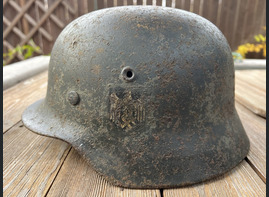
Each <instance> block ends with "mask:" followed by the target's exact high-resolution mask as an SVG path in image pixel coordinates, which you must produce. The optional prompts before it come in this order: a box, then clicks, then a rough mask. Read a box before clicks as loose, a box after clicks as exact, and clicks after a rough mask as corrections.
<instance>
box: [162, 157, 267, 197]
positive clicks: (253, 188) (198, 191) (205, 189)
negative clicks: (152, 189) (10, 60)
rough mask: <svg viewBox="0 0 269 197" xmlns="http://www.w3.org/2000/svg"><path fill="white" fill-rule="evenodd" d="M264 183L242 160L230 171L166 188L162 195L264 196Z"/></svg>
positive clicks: (192, 196) (166, 196) (191, 196)
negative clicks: (202, 180)
mask: <svg viewBox="0 0 269 197" xmlns="http://www.w3.org/2000/svg"><path fill="white" fill-rule="evenodd" d="M265 195H266V185H265V183H264V182H263V181H262V180H261V179H260V178H259V176H258V175H257V174H256V173H255V171H254V170H253V169H252V168H251V167H250V165H249V164H248V163H247V162H246V161H245V160H244V161H243V162H241V163H240V164H239V165H238V166H237V167H235V168H234V169H232V170H231V171H230V172H228V173H226V174H224V175H222V176H220V177H218V178H215V179H213V180H211V181H207V182H204V183H201V184H196V185H193V186H190V187H183V188H178V189H166V190H164V191H163V196H164V197H171V196H184V197H185V196H186V197H188V196H190V197H196V196H197V197H203V196H215V197H217V196H220V197H223V196H265Z"/></svg>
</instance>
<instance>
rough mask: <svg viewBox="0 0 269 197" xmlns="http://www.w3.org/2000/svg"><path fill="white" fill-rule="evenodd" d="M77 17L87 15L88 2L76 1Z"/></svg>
mask: <svg viewBox="0 0 269 197" xmlns="http://www.w3.org/2000/svg"><path fill="white" fill-rule="evenodd" d="M77 2H78V16H81V15H83V14H86V13H88V1H87V0H78V1H77Z"/></svg>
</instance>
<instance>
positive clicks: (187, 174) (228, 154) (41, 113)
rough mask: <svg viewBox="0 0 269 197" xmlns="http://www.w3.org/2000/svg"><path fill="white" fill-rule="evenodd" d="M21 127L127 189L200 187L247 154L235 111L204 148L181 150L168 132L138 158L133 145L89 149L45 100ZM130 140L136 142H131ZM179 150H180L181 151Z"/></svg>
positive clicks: (82, 133)
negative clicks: (65, 146) (69, 149)
mask: <svg viewBox="0 0 269 197" xmlns="http://www.w3.org/2000/svg"><path fill="white" fill-rule="evenodd" d="M22 121H23V123H24V125H25V126H26V127H27V128H29V129H30V130H32V131H33V132H35V133H38V134H41V135H44V136H50V137H54V138H58V139H61V140H64V141H66V142H68V143H70V144H71V145H72V146H73V147H74V148H75V149H76V150H77V151H78V152H79V153H80V154H81V155H82V156H83V157H84V158H85V159H86V160H87V162H88V163H89V164H90V166H91V167H92V168H93V169H94V170H95V171H97V173H98V174H100V175H102V176H103V177H104V178H105V179H106V180H107V181H109V182H111V183H113V184H114V185H117V186H121V187H128V188H152V189H153V188H173V187H179V186H185V185H191V184H194V183H199V182H201V181H205V180H208V179H211V178H213V177H216V176H219V175H221V174H224V173H225V172H227V171H229V170H230V169H232V168H233V167H235V166H236V165H237V164H238V163H240V162H241V161H242V160H243V159H244V158H245V157H246V155H247V153H248V151H249V140H248V137H247V135H246V133H245V131H244V129H243V126H242V124H241V121H240V119H239V117H238V114H237V112H236V110H235V113H234V114H233V115H232V116H231V117H227V120H225V124H229V125H230V126H229V127H228V128H230V131H229V130H227V129H226V130H221V128H223V124H224V122H220V123H219V125H218V126H216V127H215V128H219V129H220V131H218V133H222V135H223V136H222V137H219V136H218V135H216V136H210V137H211V139H210V140H206V143H207V144H206V143H205V142H203V140H205V139H199V140H201V142H200V144H193V142H192V141H189V142H188V141H184V143H185V144H184V145H182V146H180V145H178V142H179V141H180V140H179V141H177V140H178V139H179V138H180V134H179V135H178V136H175V134H176V133H173V132H170V134H169V132H167V133H168V134H167V135H165V136H168V137H167V139H159V140H158V141H155V142H154V143H155V144H154V143H151V142H152V139H148V141H147V142H150V143H148V144H146V145H145V147H142V149H144V152H143V153H142V152H139V151H141V148H138V150H139V151H136V150H131V152H128V151H127V149H130V147H131V146H132V141H130V142H129V143H130V144H131V145H127V146H124V145H122V144H121V143H120V142H119V143H118V144H117V145H116V146H117V147H116V148H115V147H111V144H110V142H109V140H108V141H107V144H108V145H107V146H105V145H102V146H100V147H96V149H93V145H92V143H93V136H91V135H90V134H89V133H91V132H89V131H87V128H86V127H83V126H81V125H78V124H76V123H74V122H69V121H65V120H62V119H61V118H60V117H58V115H57V113H56V112H55V111H54V110H53V109H51V108H50V107H49V106H47V104H46V102H45V99H41V100H39V101H37V102H35V103H33V104H32V105H30V106H29V107H28V108H27V109H26V110H25V111H24V113H23V115H22ZM225 132H226V133H225ZM169 135H170V136H169ZM214 138H215V139H214ZM218 138H221V139H218ZM132 140H133V141H136V139H135V137H134V138H133V139H132ZM134 143H137V144H139V143H140V142H134ZM95 145H96V144H95ZM125 145H126V144H125ZM138 146H139V145H138ZM140 146H141V145H140ZM211 146H212V148H209V147H211ZM213 146H214V147H213ZM104 147H106V148H107V149H105V148H104ZM178 147H184V148H183V149H184V150H180V148H178ZM102 148H103V149H102ZM109 148H110V149H111V150H109ZM145 149H146V150H145ZM112 150H113V151H112ZM127 153H128V154H127ZM129 153H130V154H129ZM139 154H143V155H142V156H141V155H139ZM131 162H132V165H131V164H130V163H131ZM149 168H150V169H149ZM122 180H125V181H124V182H123V181H122Z"/></svg>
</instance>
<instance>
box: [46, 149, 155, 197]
mask: <svg viewBox="0 0 269 197" xmlns="http://www.w3.org/2000/svg"><path fill="white" fill-rule="evenodd" d="M47 196H81V197H83V196H87V197H88V196H89V197H90V196H98V197H102V196H122V197H124V196H134V197H135V196H154V197H160V191H159V190H139V189H123V188H120V187H116V186H112V185H111V184H109V183H108V182H107V181H105V180H104V179H103V178H102V177H101V176H99V175H98V174H97V173H96V172H95V171H93V170H92V169H91V167H90V166H89V165H88V164H87V163H86V162H85V161H84V159H83V158H82V157H81V156H80V155H78V153H77V152H76V151H75V150H74V149H72V150H71V152H70V154H69V155H68V157H67V159H66V161H65V162H64V164H63V166H62V168H61V171H60V172H59V174H58V176H57V178H56V179H55V181H54V183H53V185H52V187H51V189H50V191H49V192H48V195H47Z"/></svg>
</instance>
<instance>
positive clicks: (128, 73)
mask: <svg viewBox="0 0 269 197" xmlns="http://www.w3.org/2000/svg"><path fill="white" fill-rule="evenodd" d="M121 76H122V79H123V80H125V81H126V82H131V81H133V80H134V77H135V73H134V71H133V69H132V68H130V67H129V66H126V67H124V68H123V69H122V71H121Z"/></svg>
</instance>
